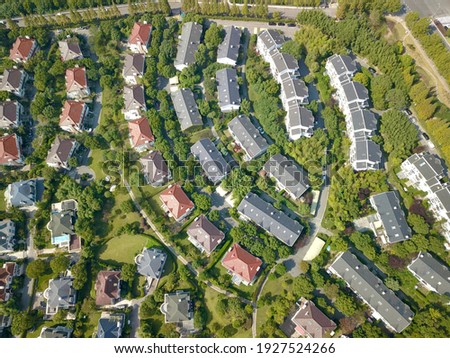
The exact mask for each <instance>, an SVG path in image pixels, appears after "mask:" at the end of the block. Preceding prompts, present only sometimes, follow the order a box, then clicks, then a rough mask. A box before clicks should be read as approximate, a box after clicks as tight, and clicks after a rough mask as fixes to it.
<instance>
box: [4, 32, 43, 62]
mask: <svg viewBox="0 0 450 358" xmlns="http://www.w3.org/2000/svg"><path fill="white" fill-rule="evenodd" d="M36 50H37V42H36V40H35V39H32V38H30V37H28V36H25V37H18V38H17V39H16V41H15V42H14V44H13V46H12V48H11V50H10V51H9V59H10V60H13V61H14V62H17V63H24V62H27V61H28V60H29V59H30V58H31V56H33V54H34V53H35V52H36Z"/></svg>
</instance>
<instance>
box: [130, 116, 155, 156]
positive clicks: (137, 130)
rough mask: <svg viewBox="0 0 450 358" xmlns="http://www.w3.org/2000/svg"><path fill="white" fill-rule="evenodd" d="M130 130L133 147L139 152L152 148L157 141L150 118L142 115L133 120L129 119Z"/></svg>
mask: <svg viewBox="0 0 450 358" xmlns="http://www.w3.org/2000/svg"><path fill="white" fill-rule="evenodd" d="M128 130H129V133H130V145H131V148H133V149H134V150H136V151H137V152H143V151H145V150H147V149H150V148H151V146H152V145H153V143H154V142H155V137H154V136H153V133H152V130H151V128H150V124H149V123H148V119H147V118H145V117H141V118H139V119H135V120H132V121H128Z"/></svg>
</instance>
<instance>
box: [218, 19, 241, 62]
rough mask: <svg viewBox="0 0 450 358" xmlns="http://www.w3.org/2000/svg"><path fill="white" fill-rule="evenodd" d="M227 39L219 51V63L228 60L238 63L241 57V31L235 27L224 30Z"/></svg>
mask: <svg viewBox="0 0 450 358" xmlns="http://www.w3.org/2000/svg"><path fill="white" fill-rule="evenodd" d="M224 31H225V38H224V39H223V41H222V43H221V44H220V45H219V47H218V49H217V61H218V62H220V59H222V58H227V59H230V60H231V61H234V62H236V61H237V59H238V56H239V45H240V42H241V30H239V29H238V28H237V27H235V26H227V27H225V28H224Z"/></svg>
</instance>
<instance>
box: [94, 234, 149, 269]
mask: <svg viewBox="0 0 450 358" xmlns="http://www.w3.org/2000/svg"><path fill="white" fill-rule="evenodd" d="M147 242H148V237H147V236H144V235H129V234H124V235H121V236H117V237H114V238H112V239H111V240H109V241H108V242H107V243H106V245H105V246H104V250H103V251H102V252H101V253H100V260H103V261H105V262H106V263H108V264H112V265H117V264H119V265H122V264H126V263H128V264H130V263H133V262H134V257H135V256H136V255H137V254H138V253H140V252H141V251H142V249H143V248H144V247H146V246H147Z"/></svg>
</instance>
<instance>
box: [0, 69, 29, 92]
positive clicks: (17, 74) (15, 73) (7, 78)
mask: <svg viewBox="0 0 450 358" xmlns="http://www.w3.org/2000/svg"><path fill="white" fill-rule="evenodd" d="M24 75H25V71H24V70H20V69H17V68H5V70H4V71H3V79H2V86H1V87H0V88H1V89H2V90H4V91H6V90H7V87H11V88H13V89H14V90H18V89H19V88H20V83H21V81H22V77H23V76H24Z"/></svg>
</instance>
